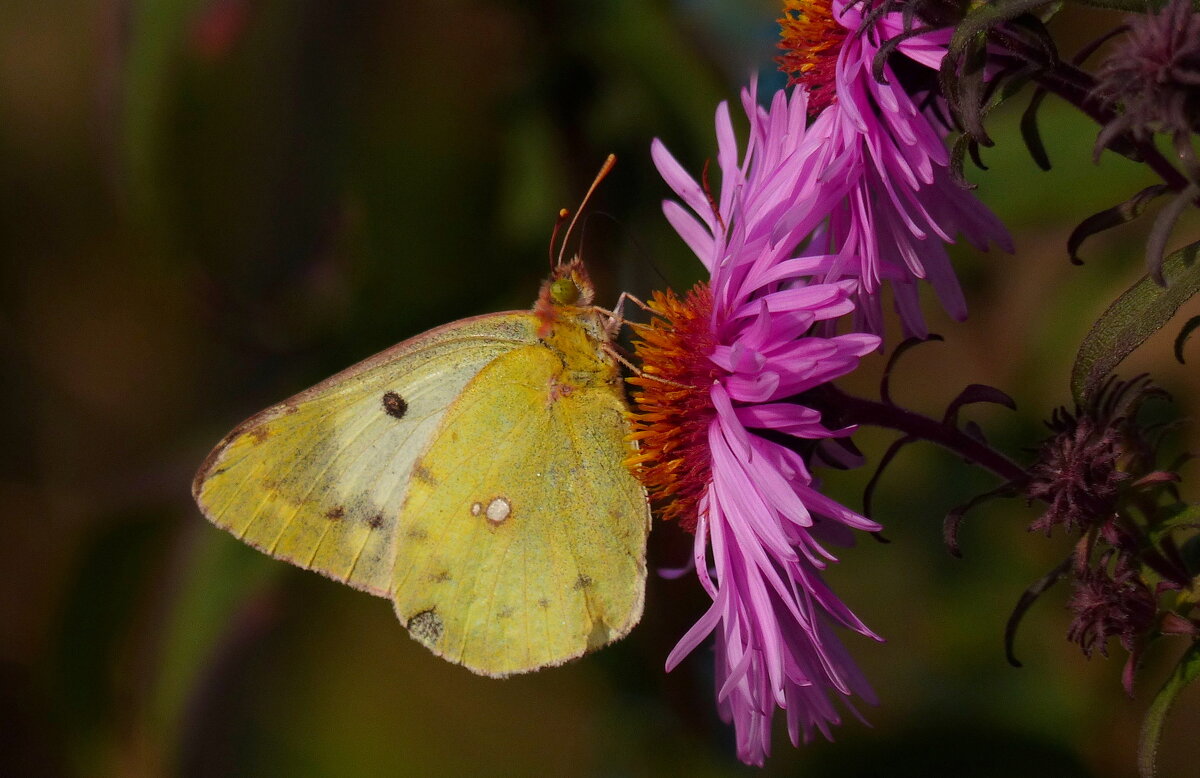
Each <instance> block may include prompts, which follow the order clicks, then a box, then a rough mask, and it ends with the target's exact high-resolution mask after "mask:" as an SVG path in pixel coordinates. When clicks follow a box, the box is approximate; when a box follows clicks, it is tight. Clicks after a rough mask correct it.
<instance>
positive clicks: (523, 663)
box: [393, 323, 649, 675]
mask: <svg viewBox="0 0 1200 778" xmlns="http://www.w3.org/2000/svg"><path fill="white" fill-rule="evenodd" d="M566 326H576V327H578V325H575V324H570V323H568V324H567V325H566ZM580 332H582V330H580ZM587 359H588V360H590V361H591V362H594V363H595V368H596V371H597V372H595V373H594V374H593V373H586V372H585V373H581V374H579V375H576V376H573V375H572V374H570V372H569V371H568V370H567V369H566V367H565V366H564V362H563V359H562V358H561V355H560V354H558V353H557V352H556V351H555V350H554V349H553V348H551V347H548V346H546V345H544V344H537V345H530V346H526V347H523V348H519V349H515V350H513V351H510V352H508V353H506V354H504V355H502V356H501V357H499V358H497V359H496V360H495V361H493V362H492V363H491V364H489V365H488V366H487V367H486V368H484V369H483V370H482V371H481V372H480V373H479V375H477V376H476V377H475V378H474V379H473V380H472V381H471V382H470V383H469V384H467V386H466V387H465V388H464V390H463V392H462V393H461V394H460V396H459V397H458V398H457V399H456V400H455V402H454V404H453V405H452V406H451V408H450V409H449V410H448V412H447V413H446V416H445V417H444V418H443V420H442V428H441V430H440V431H439V433H438V435H437V436H436V438H435V439H434V440H433V442H432V443H431V445H430V448H429V450H428V451H427V452H426V453H425V454H424V455H422V456H421V458H420V459H419V461H418V463H417V466H416V468H415V469H414V478H413V483H412V486H411V488H410V490H409V494H408V497H407V499H406V502H405V504H404V506H403V509H402V512H401V516H400V521H399V525H398V532H399V535H400V542H399V543H398V544H397V548H396V568H395V581H394V589H395V591H394V594H393V600H394V604H395V607H396V612H397V615H398V616H399V618H400V619H401V621H403V622H405V623H406V624H408V626H409V629H410V631H411V632H412V633H413V635H414V637H416V638H417V639H419V640H421V641H422V642H424V643H426V645H428V646H429V647H430V648H431V649H433V650H434V651H435V652H436V653H438V654H440V655H442V656H444V657H445V658H447V659H449V660H451V661H454V662H458V663H461V664H464V665H466V666H467V667H469V668H471V669H473V670H475V671H476V672H481V673H484V674H487V675H507V674H510V673H514V672H522V671H526V670H531V669H534V668H537V667H541V666H545V665H550V664H560V663H562V662H564V661H566V660H568V659H571V658H574V657H577V656H580V655H581V654H583V653H585V652H587V651H589V650H592V649H594V648H598V647H600V646H602V645H605V644H607V643H609V642H611V641H613V640H615V639H617V638H619V637H621V636H623V635H624V634H626V633H627V632H628V631H629V629H630V628H632V626H633V625H634V624H635V623H636V622H637V620H638V618H639V617H640V615H641V609H642V597H643V589H644V583H645V575H646V570H645V544H646V533H647V531H648V523H649V513H648V509H647V507H646V498H645V493H644V492H643V490H642V488H641V486H640V485H639V484H638V483H637V481H636V480H635V479H634V478H633V477H632V476H631V475H630V473H629V471H628V470H627V469H626V467H625V465H624V460H625V459H626V458H627V457H628V455H629V454H630V453H631V451H632V444H630V443H629V442H628V441H627V440H626V436H627V434H628V422H627V420H626V417H625V405H624V399H623V395H622V394H621V390H620V386H619V381H618V380H617V379H616V375H617V373H616V369H615V366H614V365H612V364H610V362H611V359H610V358H609V357H607V356H606V355H602V356H601V355H596V354H589V355H587ZM585 361H586V360H585Z"/></svg>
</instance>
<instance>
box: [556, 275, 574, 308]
mask: <svg viewBox="0 0 1200 778" xmlns="http://www.w3.org/2000/svg"><path fill="white" fill-rule="evenodd" d="M550 299H551V300H553V301H554V302H556V303H558V304H559V305H570V304H571V303H573V302H575V301H576V300H578V299H579V287H578V286H577V285H576V284H575V282H574V281H572V280H571V279H569V278H560V279H558V280H556V281H553V282H551V284H550Z"/></svg>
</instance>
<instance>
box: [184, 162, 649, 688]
mask: <svg viewBox="0 0 1200 778" xmlns="http://www.w3.org/2000/svg"><path fill="white" fill-rule="evenodd" d="M609 165H610V166H611V159H610V163H609ZM598 181H599V179H597V182H598ZM594 187H595V184H593V188H594ZM589 194H590V190H589ZM585 202H586V199H585ZM564 213H565V212H564ZM568 232H569V231H568ZM593 297H594V290H593V286H592V283H591V281H590V279H589V278H588V275H587V271H586V269H585V267H584V265H583V263H582V261H581V260H580V259H579V258H575V259H573V260H570V261H566V262H564V261H562V257H561V253H560V256H559V261H558V263H557V265H556V266H555V267H554V269H553V270H552V272H551V275H550V277H549V278H548V279H547V280H546V281H545V282H544V283H543V285H542V287H541V290H540V293H539V295H538V298H537V302H536V304H535V305H534V307H533V309H532V310H530V311H510V312H505V313H493V314H488V315H484V316H476V317H473V318H468V319H463V320H461V321H456V322H453V323H451V324H447V325H445V326H442V327H438V328H436V329H433V330H430V331H429V332H426V333H424V334H422V335H418V336H416V337H414V338H411V339H409V340H406V341H404V342H402V343H399V344H398V345H396V346H393V347H392V348H390V349H387V350H386V351H383V352H381V353H379V354H376V355H375V356H373V357H370V358H368V359H366V360H365V361H363V362H360V363H358V364H357V365H354V366H353V367H351V368H348V369H347V370H344V371H343V372H341V373H338V374H337V375H335V376H333V377H331V378H328V379H326V380H325V381H322V382H321V383H319V384H317V385H316V386H314V387H312V388H311V389H308V390H306V391H303V392H301V393H300V394H297V395H295V396H294V397H291V398H289V399H287V400H284V401H283V402H281V403H279V404H277V405H274V406H272V407H270V408H267V409H266V410H264V411H262V412H261V413H258V414H256V415H255V416H252V417H251V418H250V419H248V420H246V421H245V422H243V423H242V424H240V425H239V426H238V427H237V428H236V429H234V430H233V431H232V432H231V433H229V435H227V436H226V437H225V438H224V439H223V440H222V441H221V442H220V443H219V444H217V446H216V448H215V449H214V450H213V451H212V453H211V454H209V456H208V458H207V459H206V460H205V462H204V464H203V465H202V466H201V468H200V471H199V473H198V474H197V475H196V479H195V482H194V484H193V488H192V492H193V495H194V497H195V499H196V502H197V503H198V504H199V506H200V508H201V510H202V511H203V513H204V515H205V516H207V517H208V519H209V520H211V521H212V522H213V523H214V524H216V525H217V526H219V527H222V528H224V529H226V530H228V531H229V532H231V533H233V534H234V535H235V536H236V537H238V538H240V539H241V540H243V541H245V542H246V543H248V544H250V545H251V546H254V547H255V548H257V549H259V550H261V551H264V552H266V553H267V554H269V555H271V556H273V557H276V558H278V559H282V560H284V561H287V562H291V563H292V564H295V565H298V566H300V567H303V568H307V569H309V570H314V571H317V572H319V573H322V574H324V575H326V576H328V577H330V578H333V579H335V580H338V581H342V582H345V583H347V584H349V585H350V586H353V587H354V588H356V589H361V590H363V591H366V592H370V593H371V594H375V595H378V596H381V597H387V598H389V599H391V601H392V605H393V607H394V609H395V612H396V616H397V617H398V618H399V620H400V621H401V623H403V624H404V625H405V626H406V627H407V628H408V631H409V634H410V635H411V636H412V637H413V638H415V639H416V640H417V641H419V642H421V643H423V644H424V645H425V646H427V647H428V648H430V649H431V650H432V651H433V652H434V653H435V654H437V655H439V656H441V657H443V658H445V659H447V660H449V661H451V662H455V663H457V664H461V665H463V666H465V667H467V668H469V669H470V670H473V671H474V672H476V673H480V674H482V675H488V676H495V677H502V676H506V675H510V674H514V673H522V672H527V671H531V670H536V669H538V668H541V667H545V666H550V665H558V664H561V663H563V662H565V661H568V660H570V659H573V658H576V657H578V656H581V655H583V654H584V653H587V652H589V651H592V650H594V649H597V648H599V647H601V646H604V645H606V644H608V643H610V642H612V641H614V640H617V639H619V638H621V637H623V636H624V635H625V634H627V633H628V632H629V630H630V629H632V628H633V626H634V625H635V624H636V623H637V621H638V619H639V618H640V617H641V613H642V603H643V594H644V590H645V579H646V560H645V550H646V538H647V534H648V532H649V527H650V512H649V506H648V502H647V498H646V493H645V490H644V489H643V488H642V486H641V484H640V483H639V482H638V481H637V479H636V478H635V477H634V476H633V475H632V474H631V472H630V471H629V469H627V467H626V466H625V464H624V460H625V459H627V458H628V457H629V456H630V455H631V454H633V453H634V451H635V444H634V443H632V442H630V441H629V438H628V436H629V432H630V427H629V420H628V406H627V404H626V400H625V395H624V389H623V379H622V377H621V373H620V368H619V364H618V361H617V359H616V357H615V354H614V351H613V348H612V345H611V335H612V332H611V330H612V327H611V322H612V321H613V319H612V318H611V315H609V314H607V313H605V312H602V311H600V310H599V309H598V308H596V307H595V306H593V304H592V301H593Z"/></svg>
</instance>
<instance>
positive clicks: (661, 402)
mask: <svg viewBox="0 0 1200 778" xmlns="http://www.w3.org/2000/svg"><path fill="white" fill-rule="evenodd" d="M648 307H649V310H650V311H651V313H653V315H654V318H652V319H651V320H650V322H649V323H648V324H631V325H630V326H631V327H632V328H633V330H634V332H635V334H636V336H637V338H638V340H635V341H634V344H633V345H634V350H635V351H636V352H637V355H638V357H639V360H640V361H641V363H642V374H641V375H637V376H634V377H632V378H629V379H627V380H628V382H629V383H630V384H633V385H634V386H637V387H639V390H638V391H635V392H634V393H633V401H634V402H633V406H634V408H635V409H636V410H635V411H634V412H633V413H632V421H633V434H632V435H631V438H632V439H633V440H636V441H637V442H638V445H639V446H640V450H639V451H638V453H637V454H635V455H633V456H631V457H630V458H629V459H628V460H626V464H627V465H628V466H629V467H630V468H632V469H633V472H634V474H635V475H636V476H637V477H638V479H639V480H641V482H642V484H643V485H644V486H645V487H646V491H647V492H648V493H649V495H650V498H651V499H652V500H654V501H655V503H656V504H657V505H658V509H659V510H658V513H659V515H660V516H661V517H662V518H663V519H678V520H679V522H680V525H681V526H683V527H684V528H685V529H687V530H689V531H690V530H692V529H694V528H695V526H696V520H697V518H698V512H699V504H700V498H701V496H702V495H703V494H704V490H705V489H706V488H707V487H708V484H709V482H710V480H711V474H710V462H709V453H708V438H707V435H708V425H709V422H711V421H712V419H713V417H714V416H715V414H716V411H715V410H714V409H713V406H712V400H711V399H710V397H709V387H710V386H711V385H712V382H713V380H714V379H715V378H716V377H717V375H718V369H717V367H716V365H714V364H713V363H712V362H711V361H710V360H709V359H708V355H709V354H711V353H712V351H713V347H714V343H713V339H712V335H711V334H710V331H709V320H710V318H711V316H712V294H711V292H710V291H709V288H708V286H707V285H706V284H697V285H696V286H695V287H693V289H692V290H691V291H690V292H688V294H687V295H686V296H685V297H683V298H680V297H679V296H678V295H676V294H675V293H674V292H671V291H668V292H666V293H665V294H664V293H662V292H655V293H654V296H653V297H652V298H651V299H650V303H649V306H648Z"/></svg>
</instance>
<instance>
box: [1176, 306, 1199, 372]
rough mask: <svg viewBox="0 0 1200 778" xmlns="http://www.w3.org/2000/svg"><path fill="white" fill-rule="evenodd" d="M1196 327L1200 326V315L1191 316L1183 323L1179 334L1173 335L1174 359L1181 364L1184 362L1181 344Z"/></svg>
mask: <svg viewBox="0 0 1200 778" xmlns="http://www.w3.org/2000/svg"><path fill="white" fill-rule="evenodd" d="M1198 327H1200V316H1193V317H1192V318H1190V319H1188V320H1187V323H1186V324H1184V325H1183V329H1181V330H1180V331H1179V334H1178V335H1176V336H1175V359H1176V360H1177V361H1178V362H1179V364H1181V365H1182V364H1184V362H1183V344H1184V343H1186V342H1187V339H1188V337H1189V336H1190V335H1191V334H1192V333H1193V332H1194V331H1195V330H1196V329H1197V328H1198Z"/></svg>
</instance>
